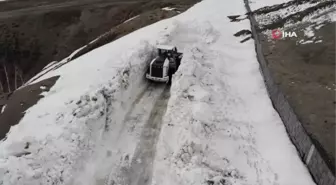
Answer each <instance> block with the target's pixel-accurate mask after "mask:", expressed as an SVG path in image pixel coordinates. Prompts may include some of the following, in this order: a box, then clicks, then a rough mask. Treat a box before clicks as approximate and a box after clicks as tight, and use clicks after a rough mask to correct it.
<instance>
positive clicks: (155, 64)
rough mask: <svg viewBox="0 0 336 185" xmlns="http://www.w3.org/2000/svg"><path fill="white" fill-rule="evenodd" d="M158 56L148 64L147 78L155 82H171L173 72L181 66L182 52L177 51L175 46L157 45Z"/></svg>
mask: <svg viewBox="0 0 336 185" xmlns="http://www.w3.org/2000/svg"><path fill="white" fill-rule="evenodd" d="M157 49H158V56H157V57H155V58H154V59H153V60H152V61H151V62H150V63H149V66H148V69H147V72H146V78H147V79H149V80H151V81H155V82H166V83H169V82H171V78H172V76H173V74H174V73H175V72H176V71H177V69H178V67H179V66H180V63H181V59H182V57H183V54H182V53H179V52H177V48H176V47H175V46H168V45H159V46H157Z"/></svg>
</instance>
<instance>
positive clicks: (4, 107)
mask: <svg viewBox="0 0 336 185" xmlns="http://www.w3.org/2000/svg"><path fill="white" fill-rule="evenodd" d="M6 106H7V105H4V106H2V108H1V112H0V114H1V113H3V112H5V109H6Z"/></svg>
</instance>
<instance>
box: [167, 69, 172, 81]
mask: <svg viewBox="0 0 336 185" xmlns="http://www.w3.org/2000/svg"><path fill="white" fill-rule="evenodd" d="M172 72H173V71H172V70H169V72H168V76H169V79H168V84H171V82H172V78H173V73H172Z"/></svg>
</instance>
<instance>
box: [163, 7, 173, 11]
mask: <svg viewBox="0 0 336 185" xmlns="http://www.w3.org/2000/svg"><path fill="white" fill-rule="evenodd" d="M175 9H176V8H170V7H165V8H162V10H166V11H172V10H175Z"/></svg>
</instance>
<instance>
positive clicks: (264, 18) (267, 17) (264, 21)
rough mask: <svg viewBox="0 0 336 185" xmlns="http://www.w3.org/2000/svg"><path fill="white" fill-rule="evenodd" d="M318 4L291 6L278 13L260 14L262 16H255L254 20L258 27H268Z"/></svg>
mask: <svg viewBox="0 0 336 185" xmlns="http://www.w3.org/2000/svg"><path fill="white" fill-rule="evenodd" d="M317 4H318V2H316V3H309V2H307V3H304V4H300V5H295V4H294V5H292V6H288V7H286V8H282V9H280V10H278V11H273V12H269V13H267V14H262V15H257V16H256V20H257V21H258V23H259V24H260V25H268V24H271V23H273V22H275V21H277V20H279V19H283V18H285V17H287V16H289V15H291V14H294V13H296V12H300V11H303V10H305V9H307V8H309V7H313V6H315V5H317Z"/></svg>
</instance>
